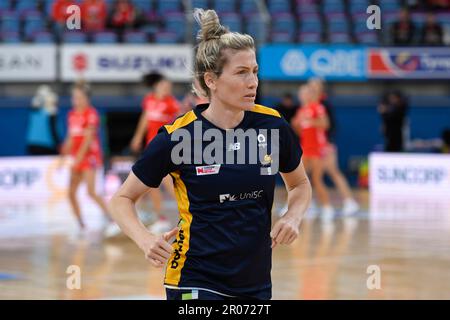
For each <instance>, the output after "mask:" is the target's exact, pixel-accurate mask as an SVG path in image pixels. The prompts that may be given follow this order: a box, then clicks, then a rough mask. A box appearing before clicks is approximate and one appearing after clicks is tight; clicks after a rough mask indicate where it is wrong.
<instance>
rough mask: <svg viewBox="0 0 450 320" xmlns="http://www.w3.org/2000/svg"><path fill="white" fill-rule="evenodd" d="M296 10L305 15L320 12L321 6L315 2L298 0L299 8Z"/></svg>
mask: <svg viewBox="0 0 450 320" xmlns="http://www.w3.org/2000/svg"><path fill="white" fill-rule="evenodd" d="M295 12H296V13H297V14H298V15H304V14H318V13H319V7H318V6H317V4H316V3H315V2H301V1H300V2H299V1H297V8H296V10H295Z"/></svg>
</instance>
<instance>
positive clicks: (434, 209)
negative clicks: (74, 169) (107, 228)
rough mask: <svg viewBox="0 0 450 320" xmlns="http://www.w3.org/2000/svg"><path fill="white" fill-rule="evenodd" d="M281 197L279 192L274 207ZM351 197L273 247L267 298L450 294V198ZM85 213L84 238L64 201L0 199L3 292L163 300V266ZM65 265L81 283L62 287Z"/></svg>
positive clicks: (95, 214)
mask: <svg viewBox="0 0 450 320" xmlns="http://www.w3.org/2000/svg"><path fill="white" fill-rule="evenodd" d="M284 197H285V193H284V190H282V189H277V192H276V197H275V198H276V201H275V205H274V211H276V210H277V209H278V208H280V207H281V206H282V205H283V201H284ZM357 197H358V200H359V202H360V204H361V206H362V210H361V212H360V213H358V214H357V215H356V216H355V217H351V218H342V217H340V216H338V217H337V218H336V219H335V220H334V221H332V222H323V221H321V219H320V218H318V217H317V216H316V215H315V214H314V210H311V211H310V212H308V215H307V217H306V218H305V220H304V221H303V223H302V227H301V233H300V237H299V238H298V239H297V240H296V241H295V242H294V243H293V244H292V245H291V246H285V247H283V246H279V247H277V248H276V249H275V250H274V253H273V269H272V280H273V299H450V199H448V198H447V199H444V198H433V197H423V196H422V197H419V198H418V197H405V196H379V197H373V196H372V197H370V196H369V194H368V193H367V192H366V191H360V192H358V193H357ZM333 199H334V203H335V204H336V206H339V199H338V198H337V196H334V197H333ZM166 207H167V208H168V209H167V210H168V212H169V214H170V216H171V219H172V220H173V221H175V220H176V209H175V206H174V204H173V203H167V204H166ZM83 211H84V215H85V217H86V218H87V222H88V226H89V229H90V231H89V232H87V233H86V234H85V235H83V236H80V235H78V234H77V232H76V227H75V223H74V221H73V218H72V217H71V215H70V211H69V207H68V204H67V202H66V201H52V202H44V201H43V200H42V199H21V200H20V201H19V200H18V199H11V198H6V199H2V200H0V299H164V298H165V293H164V288H163V285H162V280H163V270H162V269H154V268H152V267H151V266H150V265H149V264H148V263H147V262H146V261H145V259H144V258H143V254H142V253H141V252H140V250H139V249H138V248H137V247H136V246H135V245H134V244H133V243H132V242H131V241H129V240H128V239H126V238H124V237H117V238H114V239H108V240H105V239H103V238H102V234H101V232H100V230H101V225H102V221H101V217H100V213H99V211H98V210H97V209H96V208H95V207H94V206H93V205H92V204H91V203H90V201H83ZM274 218H275V215H274ZM71 265H75V266H79V267H80V271H81V288H80V289H74V290H70V289H68V288H67V279H68V277H69V276H70V275H69V274H67V268H68V267H69V266H71ZM373 270H378V271H373ZM368 271H369V273H368ZM374 277H376V278H374ZM374 279H376V280H374ZM377 281H378V282H377ZM368 283H369V286H368ZM374 284H375V285H374ZM377 284H379V286H378V285H377Z"/></svg>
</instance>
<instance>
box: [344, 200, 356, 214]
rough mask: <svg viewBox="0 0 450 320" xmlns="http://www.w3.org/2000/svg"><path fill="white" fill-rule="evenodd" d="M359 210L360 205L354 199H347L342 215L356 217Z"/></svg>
mask: <svg viewBox="0 0 450 320" xmlns="http://www.w3.org/2000/svg"><path fill="white" fill-rule="evenodd" d="M358 210H359V205H358V203H357V202H356V201H355V200H353V199H351V198H350V199H345V200H344V206H343V207H342V214H343V215H344V216H351V215H354V214H355V213H356V212H358Z"/></svg>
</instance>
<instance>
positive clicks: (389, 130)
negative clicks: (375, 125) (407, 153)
mask: <svg viewBox="0 0 450 320" xmlns="http://www.w3.org/2000/svg"><path fill="white" fill-rule="evenodd" d="M378 112H379V113H380V115H381V119H382V121H383V126H382V131H383V135H384V139H385V143H384V150H385V151H387V152H401V151H403V129H404V126H405V119H406V115H407V112H408V102H407V99H406V97H405V96H404V95H403V94H402V93H401V92H400V91H390V92H388V93H386V94H385V95H384V96H383V99H382V101H381V103H380V105H379V106H378Z"/></svg>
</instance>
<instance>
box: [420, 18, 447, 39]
mask: <svg viewBox="0 0 450 320" xmlns="http://www.w3.org/2000/svg"><path fill="white" fill-rule="evenodd" d="M420 43H421V44H422V45H424V46H442V45H443V31H442V26H441V25H440V24H439V23H437V22H436V18H435V16H434V14H433V13H432V12H430V13H428V14H427V18H426V21H425V24H424V25H423V27H422V32H421V38H420Z"/></svg>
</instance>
